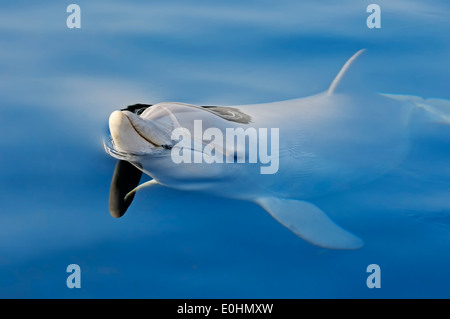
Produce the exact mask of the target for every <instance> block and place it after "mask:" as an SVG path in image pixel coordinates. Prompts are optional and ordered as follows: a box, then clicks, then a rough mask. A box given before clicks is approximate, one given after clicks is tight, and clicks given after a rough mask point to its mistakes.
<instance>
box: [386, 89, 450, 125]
mask: <svg viewBox="0 0 450 319" xmlns="http://www.w3.org/2000/svg"><path fill="white" fill-rule="evenodd" d="M379 94H380V95H382V96H385V97H388V98H390V99H394V100H397V101H404V102H410V103H413V104H414V105H415V106H416V107H422V108H423V109H424V110H425V111H427V112H428V114H430V115H431V117H432V118H433V121H434V122H438V123H444V124H450V101H449V100H445V99H423V98H421V97H420V96H416V95H406V94H388V93H379Z"/></svg>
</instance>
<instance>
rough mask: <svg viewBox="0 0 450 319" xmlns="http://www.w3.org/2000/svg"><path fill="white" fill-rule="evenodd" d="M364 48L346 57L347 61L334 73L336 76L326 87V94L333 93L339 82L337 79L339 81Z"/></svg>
mask: <svg viewBox="0 0 450 319" xmlns="http://www.w3.org/2000/svg"><path fill="white" fill-rule="evenodd" d="M365 50H366V49H362V50H359V51H358V52H356V53H355V54H353V56H352V57H351V58H350V59H348V61H347V62H345V64H344V66H343V67H342V68H341V70H340V71H339V73H338V74H337V75H336V77H335V78H334V80H333V82H331V85H330V87H329V88H328V91H327V95H331V94H333V92H334V90H335V89H336V86H337V85H338V84H339V81H341V79H342V77H343V76H344V74H345V72H346V71H347V69H348V68H349V67H350V65H351V64H352V62H353V61H355V60H356V58H357V57H358V56H359V55H360V54H361V53H363V52H364V51H365Z"/></svg>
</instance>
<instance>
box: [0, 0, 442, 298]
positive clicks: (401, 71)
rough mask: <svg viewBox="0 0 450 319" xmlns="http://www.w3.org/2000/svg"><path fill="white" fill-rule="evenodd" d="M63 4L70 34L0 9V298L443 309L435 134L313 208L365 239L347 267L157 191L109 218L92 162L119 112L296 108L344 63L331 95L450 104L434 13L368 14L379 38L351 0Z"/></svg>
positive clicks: (421, 6)
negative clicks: (339, 301) (360, 301)
mask: <svg viewBox="0 0 450 319" xmlns="http://www.w3.org/2000/svg"><path fill="white" fill-rule="evenodd" d="M76 3H77V4H78V5H79V6H80V7H81V29H68V28H67V26H66V18H67V16H68V15H69V13H66V6H67V5H68V4H69V3H62V2H58V3H56V2H54V1H39V3H37V2H36V3H34V2H30V1H14V2H8V3H6V2H5V1H2V2H1V3H0V48H1V49H0V101H1V106H0V150H1V152H0V167H1V169H0V202H1V205H0V297H2V298H449V297H450V288H449V287H450V274H449V272H448V269H449V268H450V254H449V249H450V190H449V189H450V165H449V159H450V126H449V125H439V124H432V123H430V124H427V125H426V126H425V127H423V128H421V129H420V130H419V131H418V132H417V134H414V135H413V137H412V142H413V143H412V145H413V146H412V149H411V153H410V155H409V156H408V158H407V159H406V160H405V162H404V163H403V164H402V165H401V166H400V167H398V168H397V169H395V170H394V171H392V172H391V173H389V174H388V175H386V176H385V177H383V178H382V179H380V180H378V181H376V182H373V183H371V184H367V185H364V186H362V187H358V188H356V189H352V190H350V191H347V192H345V193H339V194H334V195H330V196H328V197H323V198H320V199H318V200H317V201H316V202H315V203H316V204H317V205H318V206H319V207H321V208H322V209H323V210H324V211H325V212H327V214H328V215H329V216H330V217H331V218H333V219H334V220H335V221H336V222H337V223H338V224H339V225H341V226H343V227H344V228H346V229H348V230H350V231H352V232H353V233H355V234H357V235H358V236H359V237H361V238H362V239H363V240H364V242H365V246H364V247H363V248H362V249H359V250H355V251H333V250H326V249H322V248H318V247H316V246H312V245H310V244H308V243H306V242H305V241H303V240H301V239H300V238H298V237H296V236H295V235H293V234H292V233H291V232H289V231H288V230H287V229H285V228H284V227H282V226H281V225H280V224H279V223H277V222H276V221H275V220H274V219H273V218H272V217H270V216H269V215H268V214H267V213H266V212H265V211H264V210H263V209H262V208H260V207H258V206H256V205H254V204H251V203H246V202H240V201H233V200H227V199H223V198H214V197H208V196H204V195H198V194H195V193H183V192H179V191H175V190H170V189H165V188H163V187H159V186H158V187H155V188H153V189H151V190H150V189H147V190H144V191H142V192H140V193H138V194H137V196H136V198H135V200H134V202H133V204H132V206H131V207H130V209H129V211H128V212H127V213H126V214H125V216H124V217H123V218H121V219H118V220H117V219H113V218H112V217H111V216H110V215H109V212H108V195H109V184H110V181H111V177H112V173H113V170H114V166H115V162H116V161H115V160H114V159H113V158H111V157H109V156H108V155H107V154H106V153H105V152H104V150H103V146H102V139H103V136H104V135H105V134H106V133H107V119H108V116H109V114H110V113H111V112H112V111H114V110H117V109H120V108H122V107H124V106H126V105H130V104H134V103H157V102H161V101H180V102H187V103H192V104H199V105H233V104H246V103H260V102H270V101H277V100H283V99H290V98H297V97H302V96H308V95H311V94H315V93H318V92H320V91H323V90H325V89H326V88H327V87H328V86H329V84H330V83H331V81H332V79H333V77H334V76H335V74H336V73H337V72H338V70H339V69H340V67H341V66H342V64H343V63H344V62H345V61H346V59H347V58H349V57H350V56H351V55H352V54H353V53H355V52H356V51H357V50H359V49H361V48H366V49H367V51H366V52H365V53H364V55H363V56H361V58H360V59H359V60H358V61H357V63H355V65H354V66H353V67H352V69H351V70H350V71H349V73H348V74H347V75H346V78H345V81H344V82H343V83H342V86H343V88H345V89H351V90H354V91H355V92H364V90H370V91H374V92H389V93H401V94H413V95H419V96H422V97H424V98H430V97H439V98H444V99H450V91H449V89H448V83H449V80H450V63H448V58H449V56H450V38H449V36H448V35H449V32H450V23H449V19H448V16H449V13H450V5H449V4H448V2H446V1H436V0H433V1H416V0H413V1H403V0H402V1H387V0H386V1H378V2H377V3H378V4H379V5H380V7H381V29H369V28H367V26H366V18H367V16H368V15H369V13H366V7H367V5H368V4H369V3H371V2H364V1H362V2H361V1H357V0H354V1H340V2H339V4H337V3H336V2H335V1H321V2H320V3H319V2H318V1H294V0H292V1H277V2H273V1H222V2H218V1H216V2H204V1H173V2H170V4H169V3H167V2H152V1H123V2H119V1H103V0H102V1H100V0H96V1H81V0H80V1H77V2H76ZM361 94H363V93H361ZM144 180H145V178H143V181H144ZM373 263H375V264H378V265H379V266H380V268H381V288H374V289H369V288H368V287H367V286H366V278H367V276H368V275H369V274H368V273H367V272H366V267H367V266H368V265H369V264H373ZM69 264H78V265H79V266H80V268H81V288H80V289H76V288H74V289H69V288H67V286H66V278H67V276H68V275H69V274H68V273H67V272H66V267H67V266H68V265H69Z"/></svg>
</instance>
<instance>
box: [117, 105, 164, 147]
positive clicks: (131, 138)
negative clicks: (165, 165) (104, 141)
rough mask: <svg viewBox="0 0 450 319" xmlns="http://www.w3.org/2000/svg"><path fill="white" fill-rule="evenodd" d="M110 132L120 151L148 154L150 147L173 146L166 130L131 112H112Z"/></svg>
mask: <svg viewBox="0 0 450 319" xmlns="http://www.w3.org/2000/svg"><path fill="white" fill-rule="evenodd" d="M109 130H110V132H111V136H112V139H113V141H114V145H115V147H116V148H117V149H118V150H119V151H125V152H130V153H133V152H146V151H147V150H148V149H149V147H150V148H156V147H160V146H165V145H170V144H171V139H170V135H169V134H168V132H167V129H166V128H164V127H162V126H161V125H158V124H157V123H156V122H155V121H151V120H144V119H142V118H141V117H139V116H138V115H136V114H134V113H132V112H129V111H114V112H112V113H111V115H110V117H109Z"/></svg>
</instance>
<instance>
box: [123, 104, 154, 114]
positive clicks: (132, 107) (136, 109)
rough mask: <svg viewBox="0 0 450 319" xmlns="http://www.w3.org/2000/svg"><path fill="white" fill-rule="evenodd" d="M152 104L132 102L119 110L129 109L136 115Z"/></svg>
mask: <svg viewBox="0 0 450 319" xmlns="http://www.w3.org/2000/svg"><path fill="white" fill-rule="evenodd" d="M150 106H152V104H140V103H138V104H133V105H128V106H127V107H126V108H124V109H121V111H130V112H133V113H134V114H136V115H141V113H142V112H144V111H145V110H146V109H147V108H149V107H150Z"/></svg>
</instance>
